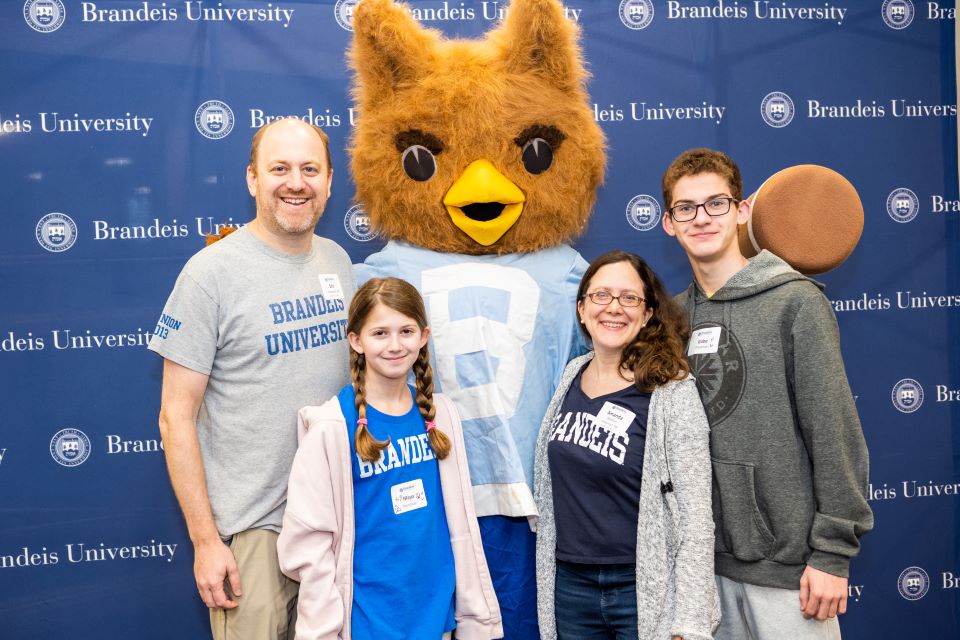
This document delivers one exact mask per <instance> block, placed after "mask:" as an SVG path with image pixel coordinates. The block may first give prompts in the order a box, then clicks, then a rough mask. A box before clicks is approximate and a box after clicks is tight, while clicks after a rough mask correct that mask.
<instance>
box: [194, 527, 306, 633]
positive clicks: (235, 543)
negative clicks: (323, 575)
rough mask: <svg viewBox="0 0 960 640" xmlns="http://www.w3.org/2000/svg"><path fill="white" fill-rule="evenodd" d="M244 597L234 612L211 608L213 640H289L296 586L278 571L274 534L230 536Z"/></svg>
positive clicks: (261, 531) (257, 532)
mask: <svg viewBox="0 0 960 640" xmlns="http://www.w3.org/2000/svg"><path fill="white" fill-rule="evenodd" d="M229 546H230V550H231V551H232V552H233V557H234V558H236V560H237V569H238V570H239V571H240V584H241V586H242V587H243V596H241V597H240V598H238V600H239V603H240V604H239V606H237V607H236V608H234V609H210V628H211V630H212V631H213V638H214V640H288V639H292V638H293V635H294V629H295V627H296V617H297V591H298V589H299V586H300V585H299V584H297V583H296V582H294V581H293V580H291V579H290V578H288V577H287V576H285V575H283V573H281V572H280V564H279V562H278V561H277V534H276V533H274V532H273V531H268V530H266V529H248V530H247V531H241V532H240V533H238V534H237V535H235V536H233V539H232V540H231V541H230V544H229Z"/></svg>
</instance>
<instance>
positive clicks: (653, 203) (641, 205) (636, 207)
mask: <svg viewBox="0 0 960 640" xmlns="http://www.w3.org/2000/svg"><path fill="white" fill-rule="evenodd" d="M660 215H661V214H660V203H659V202H657V200H656V198H654V197H652V196H648V195H646V194H643V193H641V194H640V195H638V196H634V197H633V198H631V199H630V202H628V203H627V222H629V223H630V226H631V227H633V228H634V229H636V230H637V231H650V229H653V228H655V227H656V226H657V225H658V224H660Z"/></svg>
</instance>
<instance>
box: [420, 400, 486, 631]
mask: <svg viewBox="0 0 960 640" xmlns="http://www.w3.org/2000/svg"><path fill="white" fill-rule="evenodd" d="M434 404H435V406H436V409H437V417H436V423H437V427H438V428H439V429H441V430H442V431H443V432H444V433H446V434H447V436H448V437H449V438H450V440H451V442H452V443H453V446H452V447H451V449H450V454H449V455H448V456H447V457H446V459H444V460H441V461H439V462H440V481H441V485H442V488H443V506H444V509H445V511H446V514H447V525H448V527H449V529H450V547H451V549H452V551H453V561H454V570H455V573H456V589H455V598H456V603H455V614H454V615H455V618H456V623H457V638H462V639H463V640H490V639H492V638H502V637H503V623H502V621H501V617H500V605H499V603H498V602H497V596H496V593H494V590H493V580H492V579H491V577H490V570H489V568H488V567H487V560H486V556H485V555H484V553H483V541H482V540H481V538H480V525H479V524H478V523H477V511H476V508H475V507H474V504H473V487H472V486H471V484H470V469H469V466H468V463H467V453H466V448H465V444H464V440H463V429H462V427H461V425H460V416H459V414H458V413H457V409H456V406H455V405H454V404H453V402H452V401H451V400H450V399H449V398H447V397H446V396H444V395H443V394H436V395H435V396H434Z"/></svg>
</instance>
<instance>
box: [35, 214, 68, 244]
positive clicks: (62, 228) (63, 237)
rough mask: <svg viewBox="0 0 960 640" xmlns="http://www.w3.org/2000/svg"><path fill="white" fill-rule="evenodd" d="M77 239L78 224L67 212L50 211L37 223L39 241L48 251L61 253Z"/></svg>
mask: <svg viewBox="0 0 960 640" xmlns="http://www.w3.org/2000/svg"><path fill="white" fill-rule="evenodd" d="M76 241H77V225H76V223H75V222H74V221H73V219H72V218H71V217H70V216H68V215H67V214H65V213H48V214H47V215H45V216H43V217H42V218H40V222H38V223H37V242H39V243H40V246H41V247H43V248H44V249H46V250H47V251H52V252H54V253H61V252H63V251H66V250H67V249H69V248H70V247H72V246H73V243H74V242H76Z"/></svg>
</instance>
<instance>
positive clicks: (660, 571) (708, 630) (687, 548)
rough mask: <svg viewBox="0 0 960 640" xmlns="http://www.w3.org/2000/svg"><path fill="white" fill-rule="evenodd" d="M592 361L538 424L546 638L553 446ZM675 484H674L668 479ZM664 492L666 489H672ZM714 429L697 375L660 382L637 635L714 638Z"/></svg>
mask: <svg viewBox="0 0 960 640" xmlns="http://www.w3.org/2000/svg"><path fill="white" fill-rule="evenodd" d="M591 358H593V354H592V353H589V354H587V355H585V356H581V357H579V358H576V359H574V360H572V361H571V362H570V363H569V364H568V365H567V368H566V369H565V370H564V372H563V377H562V378H561V380H560V386H559V387H558V388H557V391H556V393H554V395H553V399H552V400H551V401H550V406H549V407H548V408H547V415H546V416H544V418H543V423H542V424H541V425H540V434H539V436H538V437H537V454H536V461H535V463H534V498H535V499H536V502H537V509H538V510H539V512H540V519H539V522H538V524H537V612H538V615H539V621H540V638H541V639H542V640H555V639H556V637H557V619H556V615H555V613H554V602H553V599H554V582H555V579H556V549H557V532H556V522H555V521H554V514H553V489H552V484H551V482H550V465H549V463H548V461H547V444H548V443H549V441H550V433H551V431H552V429H551V426H552V425H553V421H554V418H555V417H556V415H557V412H558V411H559V410H560V405H561V404H562V403H563V399H564V397H566V395H567V391H568V390H569V389H570V385H571V383H572V382H573V379H574V378H575V377H576V375H577V372H578V371H580V369H581V368H582V367H583V365H584V364H585V363H586V362H587V361H588V360H590V359H591ZM668 483H670V484H668ZM671 486H672V488H673V489H672V490H668V491H664V490H662V487H668V488H669V487H671ZM710 488H711V471H710V427H709V425H708V423H707V417H706V415H705V414H704V412H703V405H702V404H701V403H700V396H699V394H698V393H697V387H696V384H695V383H694V380H693V377H692V376H687V378H686V379H685V380H676V381H672V382H669V383H667V384H665V385H663V386H660V387H657V389H656V390H655V391H654V392H653V395H652V397H651V398H650V409H649V412H648V414H647V437H646V448H645V451H644V454H643V480H642V481H641V486H640V514H639V521H638V522H637V612H638V616H637V623H638V624H637V637H638V638H639V640H670V638H671V637H672V636H682V637H683V638H684V640H710V639H711V638H712V632H713V630H714V629H715V628H716V626H717V624H718V623H719V621H720V605H719V601H718V599H717V591H716V583H715V582H714V577H713V544H714V541H713V516H712V514H711V504H710Z"/></svg>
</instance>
